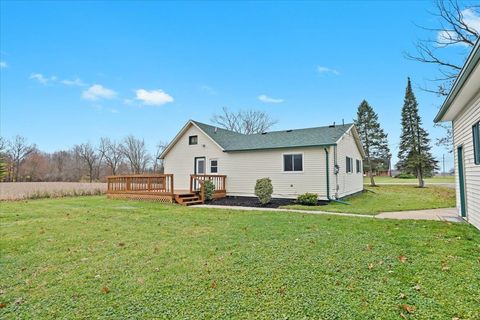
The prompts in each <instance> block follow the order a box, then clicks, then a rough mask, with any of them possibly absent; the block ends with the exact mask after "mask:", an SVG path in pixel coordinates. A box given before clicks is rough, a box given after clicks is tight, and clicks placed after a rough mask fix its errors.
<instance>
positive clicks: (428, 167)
mask: <svg viewBox="0 0 480 320" xmlns="http://www.w3.org/2000/svg"><path fill="white" fill-rule="evenodd" d="M430 149H431V146H430V139H429V138H428V133H427V131H425V129H423V128H422V119H420V115H419V114H418V104H417V99H416V98H415V94H414V93H413V90H412V84H411V82H410V78H408V83H407V89H406V91H405V100H404V102H403V108H402V135H401V137H400V147H399V151H398V159H399V162H398V163H397V168H398V169H399V170H401V171H402V172H405V173H410V174H414V175H415V176H416V177H417V178H418V186H419V187H420V188H423V187H424V186H425V183H424V181H423V177H424V176H425V175H431V174H433V171H434V170H435V169H438V165H437V163H438V161H436V160H435V158H434V157H433V155H432V153H431V152H430Z"/></svg>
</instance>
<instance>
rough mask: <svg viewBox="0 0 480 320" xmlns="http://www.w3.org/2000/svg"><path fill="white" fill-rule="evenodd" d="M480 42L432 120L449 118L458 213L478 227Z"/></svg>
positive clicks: (479, 216)
mask: <svg viewBox="0 0 480 320" xmlns="http://www.w3.org/2000/svg"><path fill="white" fill-rule="evenodd" d="M479 60H480V42H479V41H477V43H476V45H475V46H474V48H473V50H472V52H471V53H470V56H469V57H468V59H467V62H466V63H465V65H464V66H463V69H462V71H461V72H460V74H459V76H458V78H457V80H456V81H455V83H454V85H453V87H452V89H451V91H450V94H449V95H448V96H447V98H446V99H445V102H444V103H443V105H442V107H441V109H440V111H439V112H438V114H437V116H436V117H435V122H440V121H451V122H452V127H453V144H454V148H455V150H454V153H455V178H456V179H455V181H456V189H457V208H458V212H459V215H460V216H462V217H464V218H465V219H466V220H467V221H468V222H470V223H471V224H473V225H474V226H476V227H477V228H479V229H480V63H479Z"/></svg>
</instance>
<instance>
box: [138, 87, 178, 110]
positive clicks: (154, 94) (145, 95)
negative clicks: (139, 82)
mask: <svg viewBox="0 0 480 320" xmlns="http://www.w3.org/2000/svg"><path fill="white" fill-rule="evenodd" d="M136 99H137V100H139V101H141V102H142V103H143V104H144V105H149V106H161V105H162V104H166V103H170V102H173V97H172V96H171V95H169V94H168V93H166V92H164V91H163V90H160V89H158V90H150V91H149V90H145V89H138V90H137V91H136Z"/></svg>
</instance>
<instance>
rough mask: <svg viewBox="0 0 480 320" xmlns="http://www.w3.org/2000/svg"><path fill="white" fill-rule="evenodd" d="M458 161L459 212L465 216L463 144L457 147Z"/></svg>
mask: <svg viewBox="0 0 480 320" xmlns="http://www.w3.org/2000/svg"><path fill="white" fill-rule="evenodd" d="M457 162H458V184H459V191H460V214H461V216H462V217H466V216H467V208H466V201H465V200H466V199H465V176H464V172H463V146H458V147H457Z"/></svg>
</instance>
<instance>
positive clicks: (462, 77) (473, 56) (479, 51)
mask: <svg viewBox="0 0 480 320" xmlns="http://www.w3.org/2000/svg"><path fill="white" fill-rule="evenodd" d="M479 60H480V39H479V40H477V43H476V44H475V46H474V47H473V49H472V52H470V55H469V56H468V58H467V61H466V62H465V65H464V66H463V68H462V71H460V74H459V75H458V77H457V79H456V80H455V82H454V84H453V87H452V89H451V90H450V93H449V94H448V96H447V98H446V99H445V101H444V102H443V104H442V107H441V108H440V111H438V114H437V115H436V116H435V119H434V120H433V122H435V123H438V122H440V121H442V118H443V116H445V114H446V113H447V111H448V109H449V108H450V105H451V104H452V103H453V101H454V100H455V99H456V98H457V96H458V93H459V92H460V90H462V88H463V86H464V84H465V82H467V80H468V78H469V77H470V74H471V73H472V71H473V70H474V69H475V67H476V65H477V64H478V62H479Z"/></svg>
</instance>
